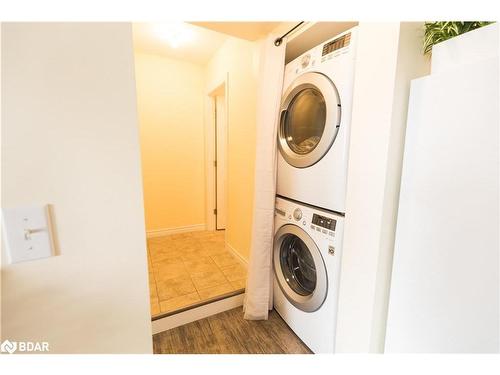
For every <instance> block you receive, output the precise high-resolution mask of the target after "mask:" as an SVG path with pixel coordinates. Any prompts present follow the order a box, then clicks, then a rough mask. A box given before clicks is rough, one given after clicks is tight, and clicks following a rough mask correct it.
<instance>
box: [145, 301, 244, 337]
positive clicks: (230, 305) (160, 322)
mask: <svg viewBox="0 0 500 375" xmlns="http://www.w3.org/2000/svg"><path fill="white" fill-rule="evenodd" d="M244 296H245V294H244V293H241V294H237V295H235V296H232V297H228V298H224V299H221V300H219V301H215V302H212V303H209V304H207V305H203V306H199V307H195V308H192V309H189V310H186V311H182V312H180V313H178V314H174V315H170V316H167V317H165V318H161V319H157V320H153V322H152V327H153V335H155V334H157V333H160V332H163V331H167V330H169V329H172V328H175V327H179V326H182V325H184V324H188V323H191V322H194V321H196V320H200V319H203V318H207V317H209V316H212V315H215V314H218V313H221V312H223V311H227V310H231V309H234V308H236V307H239V306H242V305H243V299H244Z"/></svg>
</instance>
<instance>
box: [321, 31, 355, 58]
mask: <svg viewBox="0 0 500 375" xmlns="http://www.w3.org/2000/svg"><path fill="white" fill-rule="evenodd" d="M350 41H351V33H349V34H346V35H342V36H341V37H340V38H337V39H335V40H332V41H331V42H329V43H326V44H325V45H324V46H323V52H322V53H321V56H325V55H328V54H329V53H332V52H333V51H336V50H338V49H341V48H344V47H347V46H348V45H349V42H350Z"/></svg>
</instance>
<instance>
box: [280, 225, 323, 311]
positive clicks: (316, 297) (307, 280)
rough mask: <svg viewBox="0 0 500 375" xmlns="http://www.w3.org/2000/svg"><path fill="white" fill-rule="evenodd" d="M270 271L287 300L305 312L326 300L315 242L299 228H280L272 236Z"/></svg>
mask: <svg viewBox="0 0 500 375" xmlns="http://www.w3.org/2000/svg"><path fill="white" fill-rule="evenodd" d="M273 269H274V275H275V276H276V280H277V281H278V285H279V287H280V288H281V290H282V292H283V294H284V295H285V297H286V298H287V299H288V301H289V302H290V303H291V304H292V305H294V306H295V307H297V308H298V309H300V310H302V311H306V312H313V311H316V310H318V309H319V308H320V307H321V305H322V304H323V302H324V301H325V299H326V294H327V291H328V277H327V272H326V266H325V263H324V261H323V257H322V256H321V252H320V251H319V249H318V246H316V244H315V243H314V240H313V239H312V238H311V237H310V236H309V235H308V234H307V233H306V232H305V231H304V230H303V229H302V228H300V227H298V226H296V225H293V224H286V225H283V226H282V227H281V228H280V229H279V230H278V231H277V232H276V235H275V237H274V250H273Z"/></svg>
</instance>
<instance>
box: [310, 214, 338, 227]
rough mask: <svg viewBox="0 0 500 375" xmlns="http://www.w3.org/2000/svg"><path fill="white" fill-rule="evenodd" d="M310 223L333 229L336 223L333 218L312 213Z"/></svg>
mask: <svg viewBox="0 0 500 375" xmlns="http://www.w3.org/2000/svg"><path fill="white" fill-rule="evenodd" d="M312 223H313V224H314V225H317V226H318V227H322V228H326V229H329V230H335V226H336V225H337V221H336V220H335V219H332V218H329V217H325V216H321V215H317V214H313V218H312Z"/></svg>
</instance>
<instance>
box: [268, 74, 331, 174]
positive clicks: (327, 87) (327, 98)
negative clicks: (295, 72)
mask: <svg viewBox="0 0 500 375" xmlns="http://www.w3.org/2000/svg"><path fill="white" fill-rule="evenodd" d="M306 89H313V90H316V91H317V92H319V93H320V94H321V95H322V96H323V99H324V102H325V106H326V117H325V123H324V129H323V132H322V134H321V137H320V140H319V142H318V143H317V144H316V145H315V146H314V147H313V148H312V149H311V151H310V152H308V153H305V154H299V153H296V152H295V151H294V150H293V149H292V148H291V147H290V145H289V143H288V139H287V137H288V136H287V134H286V130H285V127H286V120H287V115H288V110H289V107H290V105H291V104H292V103H293V102H294V99H295V98H296V97H297V95H298V94H300V93H301V92H303V91H304V90H306ZM283 98H284V99H283V101H282V104H281V109H280V117H279V131H278V145H279V150H280V153H281V155H282V156H283V158H284V159H285V160H286V162H287V163H288V164H290V165H292V166H294V167H297V168H306V167H309V166H311V165H314V164H316V163H317V162H318V161H320V160H321V159H322V158H323V156H324V155H325V154H326V153H327V152H328V150H329V149H330V147H331V146H332V145H333V143H334V142H335V138H336V137H337V133H338V131H339V127H340V119H341V103H340V96H339V93H338V91H337V88H336V87H335V84H334V83H333V82H332V81H331V80H330V79H329V78H328V77H327V76H326V75H324V74H322V73H318V72H308V73H304V74H302V75H300V76H299V77H297V78H296V79H295V80H294V81H293V82H292V83H291V84H290V86H289V88H288V89H287V91H286V92H285V94H284V95H283Z"/></svg>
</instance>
